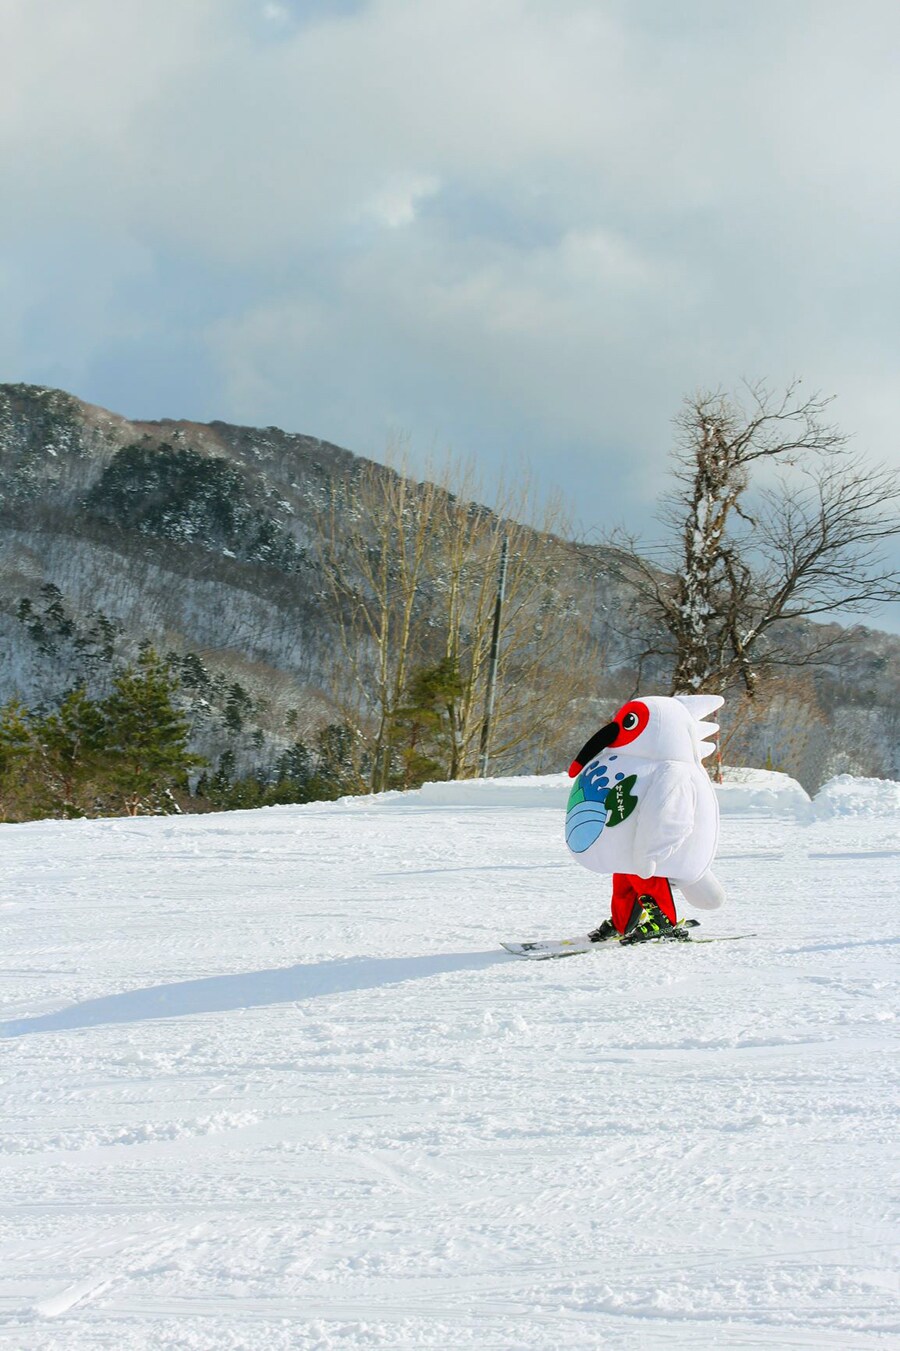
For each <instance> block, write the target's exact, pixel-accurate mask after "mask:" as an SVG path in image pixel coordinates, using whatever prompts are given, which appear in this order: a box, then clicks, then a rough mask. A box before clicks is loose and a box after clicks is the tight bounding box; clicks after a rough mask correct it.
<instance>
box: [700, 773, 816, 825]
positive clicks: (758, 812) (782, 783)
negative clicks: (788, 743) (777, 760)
mask: <svg viewBox="0 0 900 1351" xmlns="http://www.w3.org/2000/svg"><path fill="white" fill-rule="evenodd" d="M722 772H723V776H724V783H717V784H716V797H717V798H718V799H719V811H720V812H721V813H722V815H723V816H777V817H785V816H793V817H794V818H796V819H797V820H803V821H808V820H810V819H811V817H812V815H813V807H812V803H811V802H810V798H809V794H808V793H807V792H806V791H805V789H803V788H801V786H800V784H799V783H798V782H797V780H796V779H792V778H791V777H790V775H788V774H780V773H778V772H777V771H776V770H771V769H741V768H738V767H735V768H730V767H729V768H726V769H724V770H723V771H722Z"/></svg>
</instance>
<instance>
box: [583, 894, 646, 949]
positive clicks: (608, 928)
mask: <svg viewBox="0 0 900 1351" xmlns="http://www.w3.org/2000/svg"><path fill="white" fill-rule="evenodd" d="M645 899H646V898H645V897H641V899H640V900H637V901H635V903H634V905H633V906H632V908H631V914H630V915H629V916H628V920H627V921H626V924H625V929H624V932H623V933H619V931H618V929H617V928H616V926H615V925H614V924H613V922H612V920H611V919H605V920H604V921H603V923H602V924H601V925H600V927H599V929H592V930H591V932H590V933H589V934H588V938H589V939H590V940H591V942H592V943H606V942H608V941H609V940H610V939H611V938H618V939H621V940H622V941H623V942H624V941H625V939H626V938H628V937H629V935H630V934H633V933H634V931H635V930H636V929H637V927H638V925H639V924H640V922H641V917H642V916H643V913H644V900H645Z"/></svg>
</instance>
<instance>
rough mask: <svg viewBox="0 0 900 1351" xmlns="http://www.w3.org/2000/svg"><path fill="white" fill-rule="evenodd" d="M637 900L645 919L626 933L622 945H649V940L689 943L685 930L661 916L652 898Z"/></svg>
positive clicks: (646, 897) (666, 917) (643, 897)
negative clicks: (659, 939) (657, 939)
mask: <svg viewBox="0 0 900 1351" xmlns="http://www.w3.org/2000/svg"><path fill="white" fill-rule="evenodd" d="M639 899H640V903H641V905H642V907H643V912H644V915H645V918H644V919H643V920H642V921H641V923H640V924H637V925H635V927H634V928H633V929H631V930H630V931H629V932H626V934H625V936H624V938H623V939H622V942H623V943H649V942H650V940H651V939H655V938H663V939H669V940H670V941H671V940H675V941H676V942H682V943H684V942H686V941H689V939H690V934H689V933H688V932H687V930H686V929H684V928H682V927H681V925H679V924H673V923H672V921H671V920H670V919H669V917H668V916H667V915H664V914H663V912H662V910H660V908H659V906H658V905H657V903H656V901H654V899H653V897H652V896H641V897H640V898H639Z"/></svg>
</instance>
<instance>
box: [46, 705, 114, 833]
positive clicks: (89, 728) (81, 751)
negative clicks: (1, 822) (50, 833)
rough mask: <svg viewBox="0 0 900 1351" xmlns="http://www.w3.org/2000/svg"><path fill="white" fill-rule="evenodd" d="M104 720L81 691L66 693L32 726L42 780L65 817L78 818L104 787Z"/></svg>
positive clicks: (105, 727)
mask: <svg viewBox="0 0 900 1351" xmlns="http://www.w3.org/2000/svg"><path fill="white" fill-rule="evenodd" d="M107 732H108V729H107V719H106V716H105V713H104V710H103V708H102V706H101V705H99V704H96V703H94V702H92V701H91V699H89V698H88V694H87V691H86V690H84V689H76V690H72V691H71V693H69V694H67V695H66V697H65V699H64V700H63V701H62V703H61V704H60V706H59V709H58V710H57V712H56V713H50V714H48V715H47V717H45V718H42V719H41V720H40V721H39V722H38V723H37V726H36V727H35V735H36V738H37V741H38V743H39V747H40V752H39V753H40V763H41V770H42V778H43V780H44V783H45V786H46V788H47V789H48V791H49V793H50V795H51V798H52V800H53V803H54V806H55V807H56V808H57V809H58V810H59V811H61V812H62V814H63V815H64V816H81V815H83V814H84V811H85V810H86V808H87V807H88V805H89V801H90V799H91V798H96V797H97V796H98V795H99V794H100V793H101V792H102V791H103V789H104V787H106V781H107V779H108V765H107V757H106V754H105V750H106V741H107Z"/></svg>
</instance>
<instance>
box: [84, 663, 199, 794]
mask: <svg viewBox="0 0 900 1351" xmlns="http://www.w3.org/2000/svg"><path fill="white" fill-rule="evenodd" d="M177 688H178V686H177V682H176V680H175V679H174V677H173V676H172V673H171V671H170V669H169V667H168V666H167V665H166V663H165V662H164V661H163V660H162V659H161V658H160V657H158V656H157V654H156V653H155V652H154V651H153V649H152V648H149V647H148V648H145V649H144V650H143V652H142V653H141V655H140V657H139V658H138V661H137V664H136V665H135V666H129V667H127V668H126V669H125V670H124V671H123V672H121V674H120V675H118V676H117V677H116V680H115V682H114V687H113V692H112V694H111V695H110V696H109V698H108V699H107V700H105V702H104V705H103V711H104V713H105V716H106V720H107V731H106V735H107V748H108V754H109V760H110V769H111V773H112V775H113V776H114V779H115V782H116V785H117V792H118V793H119V794H120V795H121V797H122V800H123V801H124V804H125V807H126V810H127V811H128V814H129V816H136V815H137V814H138V812H139V811H140V809H141V806H142V804H147V803H149V804H150V805H151V806H152V808H153V809H154V810H157V811H158V810H164V809H166V806H167V804H168V802H170V801H171V798H170V794H171V789H172V788H173V787H175V786H177V785H180V784H183V783H184V782H185V780H186V778H187V773H188V770H189V769H190V768H191V767H192V766H193V765H197V764H199V763H200V761H199V759H198V758H197V756H195V755H192V754H191V753H190V752H189V750H188V735H189V728H188V724H187V721H186V720H185V718H184V717H183V716H182V714H181V713H180V711H179V710H178V709H177V708H176V706H175V702H174V696H175V693H176V690H177Z"/></svg>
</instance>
